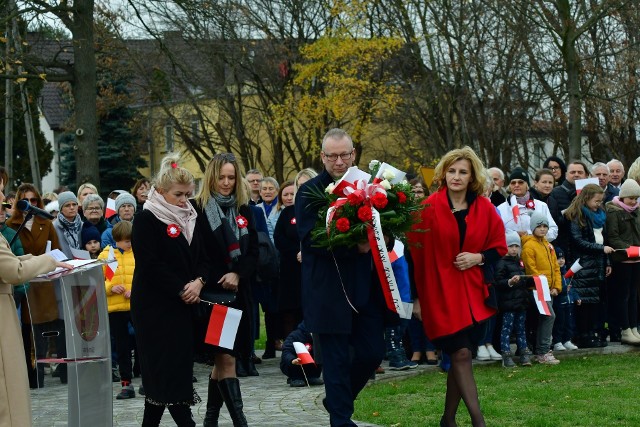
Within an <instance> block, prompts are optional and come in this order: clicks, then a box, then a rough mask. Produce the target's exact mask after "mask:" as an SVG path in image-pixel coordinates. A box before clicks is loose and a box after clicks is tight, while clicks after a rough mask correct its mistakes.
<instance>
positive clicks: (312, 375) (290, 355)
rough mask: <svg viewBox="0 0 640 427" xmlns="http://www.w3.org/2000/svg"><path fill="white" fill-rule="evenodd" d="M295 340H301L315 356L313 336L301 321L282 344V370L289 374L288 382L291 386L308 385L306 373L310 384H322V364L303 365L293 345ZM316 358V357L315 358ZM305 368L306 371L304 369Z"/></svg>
mask: <svg viewBox="0 0 640 427" xmlns="http://www.w3.org/2000/svg"><path fill="white" fill-rule="evenodd" d="M294 342H301V343H302V344H304V345H305V347H306V348H307V350H308V351H309V354H310V355H311V357H313V337H312V336H311V333H310V332H309V331H307V328H305V326H304V322H300V324H299V325H298V327H297V328H296V329H294V330H293V331H292V332H291V333H290V334H289V335H288V336H287V338H286V339H285V340H284V344H282V356H281V357H280V370H281V371H282V373H283V374H285V375H286V376H287V384H289V385H290V386H291V387H304V386H306V385H307V382H306V381H305V375H306V377H307V379H308V380H309V385H322V384H324V381H322V378H320V375H321V374H322V365H320V364H318V363H316V364H307V365H304V367H303V365H301V364H300V359H299V358H298V354H297V353H296V350H295V348H294V347H293V343H294ZM314 360H315V358H314ZM303 369H304V372H303V371H302V370H303Z"/></svg>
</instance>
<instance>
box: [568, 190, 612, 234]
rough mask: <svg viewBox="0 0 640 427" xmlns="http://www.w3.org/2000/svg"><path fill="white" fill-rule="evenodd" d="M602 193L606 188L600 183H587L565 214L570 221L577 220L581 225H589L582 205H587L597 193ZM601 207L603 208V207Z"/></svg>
mask: <svg viewBox="0 0 640 427" xmlns="http://www.w3.org/2000/svg"><path fill="white" fill-rule="evenodd" d="M602 193H604V190H603V189H602V187H600V186H599V185H598V184H588V185H585V186H584V188H583V189H582V191H581V192H580V194H578V195H577V196H576V197H575V198H574V199H573V201H572V202H571V204H570V205H569V207H568V208H567V210H566V211H565V212H564V216H565V217H567V219H568V220H569V221H577V222H578V224H580V227H584V226H585V225H587V220H586V219H585V217H584V213H582V207H583V206H587V202H588V201H589V200H591V199H593V197H594V196H595V195H597V194H602ZM599 209H602V207H600V208H599Z"/></svg>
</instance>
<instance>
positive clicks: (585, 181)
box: [576, 178, 600, 194]
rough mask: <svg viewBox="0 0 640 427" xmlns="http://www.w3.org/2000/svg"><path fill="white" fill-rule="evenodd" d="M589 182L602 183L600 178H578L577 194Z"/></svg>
mask: <svg viewBox="0 0 640 427" xmlns="http://www.w3.org/2000/svg"><path fill="white" fill-rule="evenodd" d="M589 184H595V185H600V183H599V182H598V178H585V179H576V194H580V192H581V191H582V189H583V188H584V186H585V185H589Z"/></svg>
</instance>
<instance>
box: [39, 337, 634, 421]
mask: <svg viewBox="0 0 640 427" xmlns="http://www.w3.org/2000/svg"><path fill="white" fill-rule="evenodd" d="M635 350H637V348H633V347H630V346H625V345H620V344H619V343H612V344H610V345H609V346H608V347H605V348H599V349H584V350H583V349H580V350H574V351H563V352H555V353H554V354H555V355H556V357H557V358H558V359H561V360H562V359H564V358H567V357H576V356H584V355H587V354H616V353H625V352H628V351H635ZM278 355H279V353H278ZM475 363H480V364H486V363H496V362H475ZM278 365H279V358H276V359H270V360H265V361H263V363H262V364H260V365H257V367H258V371H259V372H260V376H258V377H248V378H241V379H240V381H241V390H242V395H243V400H244V410H245V415H246V417H247V421H248V423H249V425H250V426H305V427H306V426H328V425H329V416H328V414H327V412H326V411H325V410H324V408H323V406H322V398H323V397H324V387H323V386H315V387H304V388H295V387H290V386H289V385H287V384H286V377H285V376H284V375H282V373H281V372H280V369H279V366H278ZM383 366H384V367H387V366H388V365H387V362H383ZM437 369H438V368H436V367H435V366H427V365H421V366H418V368H416V369H412V370H408V371H390V370H388V369H386V373H384V374H381V375H378V376H377V378H376V379H375V380H372V381H370V382H369V383H370V384H371V383H375V382H384V381H389V380H399V379H402V378H406V377H410V376H414V375H419V374H421V373H424V372H426V371H435V370H437ZM209 372H210V367H209V366H206V365H203V364H196V365H195V369H194V373H195V376H196V378H197V379H198V382H197V383H196V384H195V387H196V390H197V391H198V394H199V395H200V397H201V398H202V400H203V402H202V403H200V404H198V405H197V406H195V407H193V408H192V410H193V413H194V417H195V420H196V424H197V425H198V426H201V425H202V418H203V416H204V413H205V411H206V399H207V378H208V374H209ZM134 385H135V386H136V392H137V388H138V386H139V385H140V380H139V379H135V380H134ZM119 391H120V385H119V384H117V383H114V384H113V396H114V399H113V425H114V426H118V427H133V426H139V425H140V424H141V423H142V413H143V408H144V397H142V396H136V397H135V398H134V399H128V400H115V395H116V394H117V393H118V392H119ZM31 398H32V407H33V418H34V425H35V426H36V427H39V426H41V427H65V426H66V425H67V388H66V386H64V385H61V384H60V382H59V381H58V379H57V378H52V377H51V376H50V375H47V376H46V379H45V387H44V388H42V389H39V390H32V391H31ZM160 425H161V426H173V425H175V424H174V423H173V420H172V418H171V415H169V412H168V411H165V414H164V416H163V418H162V423H161V424H160ZM231 425H232V423H231V420H230V418H229V414H228V412H227V411H226V409H225V408H223V409H222V411H221V415H220V426H223V427H224V426H231ZM358 425H359V426H363V427H366V426H369V427H373V426H375V425H374V424H366V423H361V422H358ZM83 427H84V426H83Z"/></svg>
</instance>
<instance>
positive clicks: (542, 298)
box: [533, 276, 551, 316]
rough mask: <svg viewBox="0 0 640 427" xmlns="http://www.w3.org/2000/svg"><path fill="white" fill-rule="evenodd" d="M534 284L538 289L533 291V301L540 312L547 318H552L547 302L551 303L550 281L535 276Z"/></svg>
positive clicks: (543, 277)
mask: <svg viewBox="0 0 640 427" xmlns="http://www.w3.org/2000/svg"><path fill="white" fill-rule="evenodd" d="M533 282H534V283H535V284H536V288H535V289H534V290H533V299H534V300H535V302H536V306H537V307H538V312H540V314H544V315H545V316H551V311H549V305H548V304H547V301H551V293H550V292H549V281H548V280H547V277H546V276H533Z"/></svg>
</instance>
